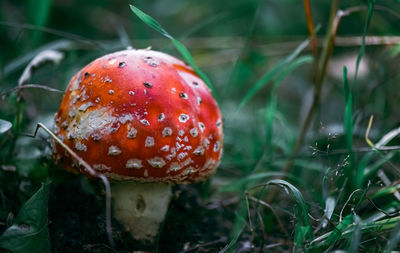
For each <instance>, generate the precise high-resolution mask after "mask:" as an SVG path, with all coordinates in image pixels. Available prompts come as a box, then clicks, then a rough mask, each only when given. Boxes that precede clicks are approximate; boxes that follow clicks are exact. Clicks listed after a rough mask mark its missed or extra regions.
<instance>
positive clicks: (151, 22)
mask: <svg viewBox="0 0 400 253" xmlns="http://www.w3.org/2000/svg"><path fill="white" fill-rule="evenodd" d="M129 7H130V8H131V10H132V11H133V13H135V15H136V16H137V17H138V18H139V19H141V20H142V21H143V22H144V23H145V24H146V25H148V26H150V27H151V28H153V29H154V30H156V31H157V32H159V33H161V34H162V35H164V36H165V37H167V38H169V39H170V40H171V42H172V44H174V46H175V47H176V49H177V50H178V52H179V53H180V54H181V55H182V57H183V58H184V59H185V61H186V62H187V63H188V64H189V65H190V66H191V67H192V68H193V69H194V71H196V73H197V74H198V75H199V76H200V78H201V79H203V81H204V82H205V83H206V84H207V86H208V88H210V89H211V90H213V85H212V83H211V81H210V79H209V78H208V77H207V75H206V74H205V73H204V72H203V71H201V70H200V68H199V67H198V66H197V65H196V64H195V62H194V60H193V57H192V55H191V54H190V52H189V50H188V49H187V48H186V47H185V45H183V44H182V43H181V42H180V41H178V40H177V39H175V38H174V37H172V36H171V35H170V34H169V33H168V32H167V31H166V30H165V29H164V28H163V27H162V26H161V25H160V23H158V22H157V21H156V20H155V19H154V18H152V17H150V16H149V15H147V14H146V13H144V12H143V11H141V10H139V9H138V8H136V7H135V6H133V5H129Z"/></svg>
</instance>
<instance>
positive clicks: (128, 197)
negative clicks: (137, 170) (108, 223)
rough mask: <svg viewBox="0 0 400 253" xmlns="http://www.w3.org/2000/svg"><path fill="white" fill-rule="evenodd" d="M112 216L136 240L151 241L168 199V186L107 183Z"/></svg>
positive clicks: (170, 194) (166, 208) (169, 193)
mask: <svg viewBox="0 0 400 253" xmlns="http://www.w3.org/2000/svg"><path fill="white" fill-rule="evenodd" d="M111 193H112V196H113V199H114V216H115V218H116V219H117V220H118V221H119V222H120V223H121V224H123V225H124V227H125V229H126V230H127V231H129V232H130V234H131V235H132V236H133V238H135V239H136V240H138V241H141V242H145V243H152V242H154V239H155V237H156V236H157V233H158V230H159V227H160V224H161V222H162V221H163V220H164V217H165V214H166V213H167V210H168V205H169V202H170V200H171V196H172V192H171V186H170V185H168V184H161V183H152V184H150V183H149V184H141V183H137V182H119V183H114V184H111Z"/></svg>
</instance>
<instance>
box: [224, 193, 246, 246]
mask: <svg viewBox="0 0 400 253" xmlns="http://www.w3.org/2000/svg"><path fill="white" fill-rule="evenodd" d="M247 203H248V202H247V201H246V200H245V198H244V197H242V198H241V200H240V203H239V208H238V211H237V213H236V218H235V221H234V223H233V228H232V232H231V234H230V236H229V243H228V244H227V245H226V246H225V247H224V248H223V249H221V250H220V251H219V253H225V252H233V251H234V249H235V246H236V244H237V241H238V240H239V237H240V235H241V234H242V232H243V229H244V228H245V226H246V223H247V222H246V219H247V212H248V205H247Z"/></svg>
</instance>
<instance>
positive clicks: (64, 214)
mask: <svg viewBox="0 0 400 253" xmlns="http://www.w3.org/2000/svg"><path fill="white" fill-rule="evenodd" d="M31 2H32V3H33V1H30V2H29V4H28V5H27V6H28V7H27V9H26V11H27V12H29V19H28V20H27V21H25V20H23V19H21V18H19V19H18V17H20V16H18V15H16V18H10V17H9V16H7V13H5V11H2V12H1V14H0V27H1V28H0V29H1V30H2V32H3V34H4V36H2V37H1V38H0V45H1V48H9V49H10V50H8V52H5V53H4V54H2V55H1V56H0V61H1V62H0V67H1V75H0V96H1V100H0V147H1V148H0V151H1V152H0V203H1V204H0V234H1V236H0V252H3V251H5V252H6V251H7V250H9V251H15V252H34V250H36V251H37V252H39V251H40V252H50V251H53V252H68V250H69V251H71V252H86V251H104V252H131V251H132V250H133V249H135V250H137V249H145V250H148V251H151V252H268V251H274V252H281V251H285V252H286V251H293V252H327V251H334V250H343V251H348V252H357V251H359V252H371V251H373V252H391V251H393V250H399V249H400V248H399V247H400V245H399V240H400V232H399V226H400V215H399V213H400V205H399V203H400V194H399V189H400V185H399V181H400V180H399V179H400V170H399V162H398V161H399V152H398V150H399V141H398V137H397V136H398V132H399V130H398V127H399V119H398V112H397V106H396V105H397V103H398V100H399V98H400V96H399V94H400V93H399V88H398V83H399V81H400V76H399V74H398V69H397V68H396V67H397V65H398V61H399V58H400V54H399V52H400V50H398V48H399V45H400V40H399V39H398V38H397V37H393V38H394V39H396V38H397V40H396V43H397V44H395V45H393V44H387V43H386V42H385V41H384V40H383V39H382V38H383V36H385V35H387V36H389V35H391V34H398V33H399V28H398V27H400V26H398V24H399V22H400V21H399V18H398V17H397V16H396V15H393V12H399V11H400V4H399V3H397V2H390V3H379V4H381V5H378V3H375V1H373V0H369V1H355V2H351V3H347V2H340V1H332V3H331V4H326V3H314V2H311V3H310V2H309V1H304V4H305V6H306V7H305V9H304V6H302V3H301V4H300V3H299V1H294V0H293V1H292V0H288V1H268V2H267V3H262V2H260V1H242V0H236V1H231V2H229V3H220V2H212V1H179V0H176V1H171V2H170V3H169V6H168V7H169V8H168V9H169V11H170V13H169V14H165V13H164V11H165V10H166V9H167V8H166V6H164V5H163V4H162V3H159V4H149V3H144V2H143V3H141V2H137V3H136V2H135V6H132V5H130V6H125V5H120V4H118V3H116V4H115V5H113V6H110V5H107V3H105V2H103V1H97V2H96V1H94V2H91V3H83V4H82V6H81V7H80V9H79V10H78V9H77V8H76V6H74V5H73V4H72V3H70V5H67V6H60V5H59V3H58V2H56V1H50V0H44V1H39V2H38V3H39V6H40V8H38V9H37V10H36V11H33V9H32V8H29V6H30V5H31V4H32V3H31ZM383 4H386V5H383ZM4 5H5V6H6V8H5V9H7V10H8V9H12V10H19V13H24V8H23V6H22V5H19V4H17V3H6V4H4ZM310 8H312V12H311V11H310ZM74 9H75V10H76V13H75V12H74V11H72V10H74ZM194 10H196V11H194ZM303 10H305V11H304V12H303ZM340 10H343V11H340ZM132 11H133V13H132ZM114 13H119V14H118V15H114ZM146 13H147V14H146ZM329 13H331V15H330V20H328V19H327V18H326V17H328V16H329ZM100 14H102V15H100ZM134 14H136V16H137V17H138V18H137V17H135V15H134ZM189 14H190V15H189ZM57 15H59V16H60V17H61V16H65V17H72V16H73V17H74V18H75V19H64V18H59V17H58V16H57ZM98 16H103V17H105V18H104V19H106V18H109V20H112V19H113V18H114V21H113V22H110V23H108V22H101V20H99V19H98ZM284 17H285V18H284ZM288 17H290V18H288ZM9 19H10V20H9ZM67 20H68V21H67ZM156 20H158V21H156ZM222 21H223V22H222ZM26 22H29V24H25V23H26ZM313 22H314V23H313ZM146 24H147V25H148V26H150V27H151V28H153V30H152V29H149V27H148V26H146ZM314 26H316V27H320V28H319V29H316V28H315V27H314ZM167 30H168V32H167ZM153 31H156V32H155V33H153ZM309 33H310V34H309ZM32 34H35V35H34V36H33V37H32V38H33V39H32V40H29V38H31V37H30V36H31V35H32ZM171 34H174V35H175V34H176V36H175V37H172V36H171ZM180 34H181V36H180ZM187 34H190V37H187ZM324 34H325V35H324ZM354 35H356V36H357V40H356V42H355V43H354V41H353V40H352V39H351V36H354ZM368 36H375V37H374V38H375V42H376V41H378V42H379V43H378V44H376V45H370V44H368V43H369V41H370V40H368V38H369V37H368ZM165 37H166V38H167V39H165ZM205 37H206V38H207V39H208V40H204V38H205ZM221 37H222V38H223V39H224V43H226V44H223V45H221V44H220V41H221V40H220V39H221ZM339 37H340V38H342V39H344V40H345V41H346V42H348V44H346V45H345V46H340V45H339V43H336V42H335V39H338V38H339ZM176 38H184V40H182V41H180V40H178V39H176ZM342 41H343V40H342ZM130 42H132V45H133V46H134V47H136V48H141V47H147V46H149V43H152V46H153V49H156V50H162V49H165V48H171V44H172V45H174V46H175V49H176V50H177V52H178V53H179V54H177V56H178V57H182V59H183V60H185V61H186V62H187V63H189V64H190V65H191V66H192V67H193V69H194V70H195V71H196V72H197V73H198V74H199V75H200V76H201V77H202V78H203V79H204V80H205V81H206V82H207V84H208V85H209V87H210V88H211V87H212V90H213V92H214V95H215V97H216V98H217V99H218V103H219V105H220V107H221V110H222V112H223V115H224V134H225V140H224V150H225V151H224V158H223V161H222V163H221V165H220V168H219V170H218V173H217V174H216V175H215V176H214V177H213V179H211V180H210V181H207V182H204V183H198V184H194V185H181V186H176V187H175V188H174V193H175V198H174V199H173V201H172V202H173V203H172V205H171V206H170V209H169V211H168V217H167V218H166V220H165V221H164V223H163V226H162V229H161V230H160V233H159V234H158V237H157V243H156V245H141V244H140V243H139V242H136V241H134V240H133V239H132V238H130V237H129V235H128V234H127V233H126V231H124V229H123V228H122V227H121V225H119V224H118V222H117V221H116V220H114V219H112V220H111V222H112V230H113V239H114V240H115V246H114V247H111V246H110V240H109V238H107V231H109V227H110V226H111V225H110V223H109V222H110V220H109V219H107V218H106V216H108V214H107V212H106V205H105V203H106V202H105V197H104V196H103V195H95V194H93V192H94V191H96V190H98V191H104V186H103V185H102V184H101V183H100V182H97V181H88V180H86V179H85V178H83V177H81V176H78V175H70V174H68V173H66V172H63V171H62V170H61V169H60V168H58V167H57V166H56V165H55V164H54V163H53V161H52V158H51V154H50V151H49V146H48V141H47V140H48V139H49V138H50V137H49V135H47V134H46V133H45V132H39V133H38V134H37V136H36V137H35V138H32V137H28V136H27V135H32V133H33V132H34V130H35V128H36V126H37V124H38V123H39V122H41V123H42V124H43V125H42V126H47V127H49V126H51V120H52V115H53V114H54V112H55V111H56V110H57V108H58V103H59V101H60V100H61V97H62V94H60V93H59V90H64V89H65V87H66V85H67V83H68V81H69V79H70V77H71V76H72V75H73V74H74V73H75V72H76V71H77V70H79V69H80V68H82V67H83V66H84V65H86V64H87V63H88V62H89V61H90V60H92V59H94V58H96V57H97V56H100V55H103V54H105V53H106V52H111V51H115V50H119V49H122V48H124V47H125V46H126V45H127V44H129V43H130ZM153 43H154V44H153ZM17 45H18V46H17ZM19 45H20V46H19ZM46 50H56V51H57V52H59V53H62V55H63V59H62V60H61V61H59V62H58V63H57V61H56V62H51V61H50V62H49V61H47V60H43V61H39V63H38V64H36V65H35V66H34V67H32V75H31V76H30V77H27V79H26V80H25V81H24V82H23V83H21V85H20V86H19V85H18V80H19V79H20V77H21V75H22V73H23V72H24V69H25V68H26V67H27V66H33V64H31V65H30V64H29V63H30V62H31V61H32V59H34V58H35V57H37V56H38V55H40V54H41V53H43V52H44V51H46ZM171 53H172V54H175V52H174V51H171ZM343 55H347V56H349V58H348V59H350V60H341V61H336V60H337V59H343V58H341V56H343ZM338 62H339V63H338ZM55 63H57V64H55ZM338 73H339V74H338ZM211 80H212V83H213V84H212V85H211ZM228 80H229V81H228ZM307 115H309V116H307ZM371 115H373V116H374V117H373V119H374V120H372V117H371ZM308 118H309V119H308ZM370 118H371V119H370ZM71 189H74V191H73V192H72V191H71ZM47 208H48V210H49V211H48V212H47ZM83 213H88V214H90V215H89V216H90V217H88V218H86V219H84V217H83V215H82V214H83ZM38 245H40V247H38Z"/></svg>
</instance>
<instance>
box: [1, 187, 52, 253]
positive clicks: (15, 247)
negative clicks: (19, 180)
mask: <svg viewBox="0 0 400 253" xmlns="http://www.w3.org/2000/svg"><path fill="white" fill-rule="evenodd" d="M49 190H50V181H46V182H45V183H43V184H42V187H40V189H39V190H38V191H37V192H36V193H35V194H34V195H33V196H32V197H31V198H30V199H29V200H28V201H27V202H26V203H25V204H24V205H23V206H22V208H21V210H20V211H19V213H18V216H17V218H16V219H15V221H14V223H13V225H12V226H10V227H9V228H7V230H6V231H5V232H4V233H3V234H2V235H1V237H0V248H4V249H7V250H9V251H12V252H16V253H23V252H32V253H36V252H37V253H42V252H50V237H49V232H48V227H47V208H48V198H49Z"/></svg>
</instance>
